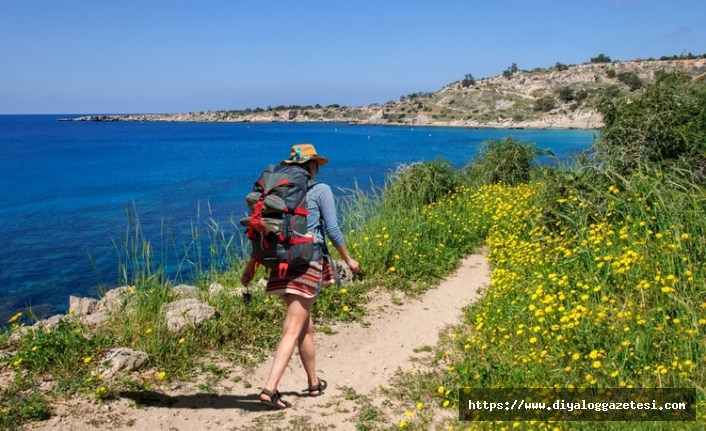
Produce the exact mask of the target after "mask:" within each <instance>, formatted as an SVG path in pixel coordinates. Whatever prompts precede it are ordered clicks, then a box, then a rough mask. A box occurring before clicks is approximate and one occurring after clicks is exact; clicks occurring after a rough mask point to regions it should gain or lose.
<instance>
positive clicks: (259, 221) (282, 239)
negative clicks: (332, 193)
mask: <svg viewBox="0 0 706 431" xmlns="http://www.w3.org/2000/svg"><path fill="white" fill-rule="evenodd" d="M309 179H310V175H309V172H307V171H306V170H305V169H303V168H302V167H300V166H296V165H287V166H279V165H268V166H267V167H266V168H265V169H264V171H263V172H262V175H260V178H259V179H258V180H257V181H256V182H255V184H254V186H253V189H252V192H250V193H248V195H247V196H246V197H245V201H246V203H247V204H248V207H249V209H250V215H249V216H248V217H245V218H243V219H241V220H240V224H241V225H243V226H246V227H247V236H248V239H249V240H250V244H251V246H252V257H254V258H255V262H256V263H257V264H261V265H263V266H265V267H266V268H268V269H270V270H275V271H278V275H279V277H280V278H283V277H284V276H285V275H286V273H287V270H288V269H289V268H293V267H296V266H300V265H304V264H308V263H309V262H310V261H311V260H312V258H313V257H314V235H313V234H311V233H309V232H308V228H307V215H308V213H309V212H308V211H307V209H306V193H307V191H308V187H309Z"/></svg>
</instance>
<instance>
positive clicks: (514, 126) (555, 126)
mask: <svg viewBox="0 0 706 431" xmlns="http://www.w3.org/2000/svg"><path fill="white" fill-rule="evenodd" d="M204 117H209V118H204ZM594 117H598V115H597V114H594V113H591V119H590V120H593V121H576V120H572V119H568V118H562V119H557V121H552V122H546V121H543V120H535V121H528V122H503V123H481V122H478V121H473V120H461V121H453V122H443V121H421V122H417V121H410V122H381V121H369V120H357V121H350V120H347V119H345V118H332V119H322V118H320V119H293V120H282V119H273V118H268V117H260V116H258V117H257V118H239V117H236V118H233V117H230V118H212V117H211V116H208V115H204V114H194V113H187V114H118V115H113V114H105V115H83V116H79V117H75V118H68V117H67V118H59V119H57V121H61V122H96V123H101V122H104V123H111V122H133V123H134V122H147V123H239V124H243V123H256V124H274V123H289V124H297V123H309V124H313V123H338V124H345V125H348V126H351V127H355V126H396V127H457V128H465V129H509V130H522V129H531V130H550V129H552V130H596V131H598V130H600V129H601V127H602V126H603V123H602V121H600V120H598V119H597V118H594ZM594 121H595V122H594Z"/></svg>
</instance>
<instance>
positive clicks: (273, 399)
mask: <svg viewBox="0 0 706 431" xmlns="http://www.w3.org/2000/svg"><path fill="white" fill-rule="evenodd" d="M260 395H265V396H268V397H270V399H269V401H268V400H263V399H262V398H260V402H261V403H262V404H264V405H266V406H268V407H272V408H274V409H279V410H282V409H288V408H290V407H292V403H290V402H289V401H285V400H283V399H282V394H280V393H279V391H277V390H275V392H274V393H273V392H271V391H269V390H268V389H267V388H265V389H263V390H262V392H260ZM280 402H281V403H282V404H280Z"/></svg>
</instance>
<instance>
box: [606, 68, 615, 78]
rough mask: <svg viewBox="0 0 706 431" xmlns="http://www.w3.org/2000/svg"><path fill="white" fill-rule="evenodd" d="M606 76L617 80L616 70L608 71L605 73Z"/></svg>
mask: <svg viewBox="0 0 706 431" xmlns="http://www.w3.org/2000/svg"><path fill="white" fill-rule="evenodd" d="M605 74H606V76H607V77H608V78H611V79H613V78H615V75H616V73H615V69H608V70H606V71H605Z"/></svg>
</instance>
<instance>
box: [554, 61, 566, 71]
mask: <svg viewBox="0 0 706 431" xmlns="http://www.w3.org/2000/svg"><path fill="white" fill-rule="evenodd" d="M554 67H555V68H556V70H557V72H561V71H564V70H569V66H567V65H565V64H563V63H559V62H558V61H557V62H556V66H554Z"/></svg>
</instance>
